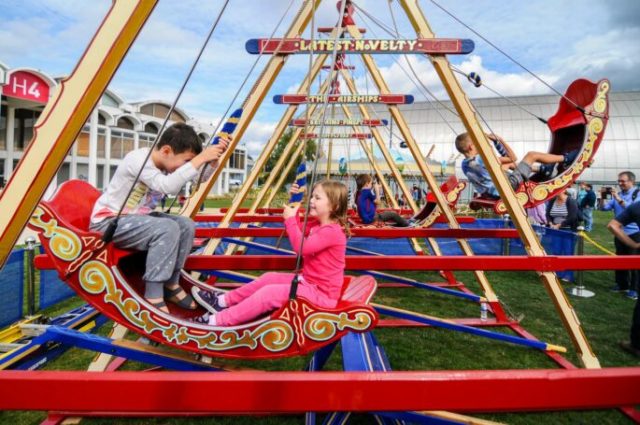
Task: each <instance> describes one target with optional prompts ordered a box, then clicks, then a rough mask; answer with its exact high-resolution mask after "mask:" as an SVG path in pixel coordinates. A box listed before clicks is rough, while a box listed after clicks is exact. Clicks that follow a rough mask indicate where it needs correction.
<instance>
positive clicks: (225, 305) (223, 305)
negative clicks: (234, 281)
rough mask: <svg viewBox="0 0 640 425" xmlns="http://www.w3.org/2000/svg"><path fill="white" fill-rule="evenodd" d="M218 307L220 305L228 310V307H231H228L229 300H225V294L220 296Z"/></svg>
mask: <svg viewBox="0 0 640 425" xmlns="http://www.w3.org/2000/svg"><path fill="white" fill-rule="evenodd" d="M218 305H219V306H220V307H222V308H227V307H229V306H228V305H227V300H226V298H225V296H224V294H221V295H218Z"/></svg>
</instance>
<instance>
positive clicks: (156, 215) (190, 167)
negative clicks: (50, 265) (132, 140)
mask: <svg viewBox="0 0 640 425" xmlns="http://www.w3.org/2000/svg"><path fill="white" fill-rule="evenodd" d="M227 145H228V140H226V139H223V138H221V139H220V143H219V144H217V145H215V146H208V147H207V148H205V149H204V150H203V149H202V145H201V142H200V139H199V137H198V135H197V134H196V132H195V130H194V129H193V127H191V126H189V125H187V124H184V123H177V124H174V125H172V126H171V127H169V128H168V129H167V130H166V131H165V132H164V133H163V134H162V136H161V137H160V140H159V141H158V143H157V144H156V146H155V148H154V149H153V151H152V152H151V155H150V156H149V159H148V161H147V162H146V163H145V158H147V155H148V154H149V148H140V149H137V150H135V151H132V152H130V153H128V154H127V155H126V156H125V157H124V159H123V161H122V162H121V163H120V165H119V166H118V169H117V170H116V172H115V174H114V175H113V177H112V179H111V181H110V182H109V186H108V187H107V189H106V190H105V191H104V193H103V194H102V195H101V196H100V198H98V200H97V201H96V204H95V205H94V207H93V212H92V214H91V229H92V230H96V231H99V232H105V231H106V230H107V229H108V228H109V226H110V224H111V223H112V222H113V221H114V220H115V218H116V216H117V214H118V211H119V210H120V208H121V207H122V205H125V207H124V209H123V211H122V215H121V216H120V218H119V219H118V221H117V227H116V229H115V233H114V234H113V239H112V240H113V242H114V244H115V245H116V246H117V247H119V248H123V249H133V250H138V251H148V252H147V262H146V268H145V274H144V276H143V279H144V281H145V295H144V297H145V299H146V300H147V301H148V302H149V303H150V304H151V305H153V306H154V307H156V308H158V309H160V310H162V311H164V312H168V311H169V310H168V309H167V306H166V304H165V300H166V301H170V302H173V303H175V304H177V305H179V306H180V307H183V308H187V309H195V308H196V307H197V306H196V303H195V302H194V300H193V298H192V297H191V295H188V294H187V293H186V292H185V291H184V290H183V289H182V288H181V287H180V285H179V283H178V282H179V277H180V270H181V269H182V267H183V266H184V262H185V260H186V258H187V255H189V252H190V251H191V247H192V245H193V237H194V234H195V225H194V223H193V221H192V220H190V219H189V218H187V217H182V216H174V215H170V214H165V213H162V212H154V209H155V207H156V205H157V204H158V203H159V202H160V200H161V199H162V197H163V196H164V195H177V194H178V193H179V192H180V189H181V188H182V187H183V186H184V185H185V184H186V183H187V182H188V181H193V180H194V179H196V178H197V176H198V174H199V169H200V167H202V166H203V165H205V164H207V163H209V164H210V165H211V167H208V169H207V170H208V171H210V172H212V171H213V169H214V168H215V167H216V166H217V165H218V164H217V161H218V159H219V158H220V156H221V155H222V153H223V152H224V151H225V149H226V148H227ZM141 168H142V172H141V173H140V177H139V178H138V180H137V181H136V176H137V175H138V172H139V171H140V169H141ZM133 184H135V188H134V189H133V190H132V191H131V195H130V196H129V198H128V199H125V198H126V197H127V194H128V193H129V190H130V189H131V187H132V185H133Z"/></svg>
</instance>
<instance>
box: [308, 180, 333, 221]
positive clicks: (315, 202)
mask: <svg viewBox="0 0 640 425" xmlns="http://www.w3.org/2000/svg"><path fill="white" fill-rule="evenodd" d="M331 210H332V206H331V202H329V198H328V197H327V193H326V192H325V191H324V189H323V188H322V185H317V186H316V187H314V188H313V193H312V194H311V201H310V202H309V215H310V216H313V217H317V218H318V220H320V221H326V220H328V219H329V217H330V216H331Z"/></svg>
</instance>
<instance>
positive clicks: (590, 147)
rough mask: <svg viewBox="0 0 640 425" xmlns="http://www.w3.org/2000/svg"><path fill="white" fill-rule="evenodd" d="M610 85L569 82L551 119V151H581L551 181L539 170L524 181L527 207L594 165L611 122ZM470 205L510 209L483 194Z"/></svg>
mask: <svg viewBox="0 0 640 425" xmlns="http://www.w3.org/2000/svg"><path fill="white" fill-rule="evenodd" d="M610 87H611V86H610V83H609V80H607V79H602V80H600V81H598V83H597V84H596V83H593V82H591V81H589V80H587V79H583V78H581V79H578V80H576V81H574V82H573V83H571V84H570V85H569V87H568V88H567V91H566V93H565V95H564V97H562V98H561V99H560V104H559V106H558V111H557V112H556V113H555V115H553V116H552V117H551V118H549V119H548V121H547V125H548V126H549V129H550V130H551V145H550V147H549V153H552V154H556V155H563V154H565V153H567V152H570V151H573V150H575V149H579V150H580V152H579V153H578V156H577V157H576V160H575V161H574V162H573V164H570V165H569V166H567V167H562V166H559V168H558V173H557V175H556V176H555V177H554V178H552V179H551V180H545V178H544V176H542V175H541V174H540V173H537V174H534V175H532V176H531V177H530V178H529V180H528V181H525V182H524V183H522V184H521V185H520V187H518V189H517V190H516V191H515V194H516V198H517V199H518V202H519V203H520V204H521V205H522V206H523V207H524V208H531V207H535V206H536V205H538V204H541V203H543V202H546V201H547V200H549V199H551V198H553V197H555V196H556V195H557V194H558V193H559V192H561V191H563V190H565V189H566V188H567V187H569V186H571V185H572V184H574V183H575V181H576V180H577V179H578V177H580V175H581V174H582V172H583V171H584V170H585V169H586V168H588V167H589V166H590V165H591V163H592V162H593V159H594V155H595V153H596V151H597V150H598V147H599V146H600V143H601V142H602V138H603V137H604V131H605V128H606V127H607V122H608V121H609V91H610ZM568 99H570V100H568ZM572 102H573V103H572ZM469 207H470V208H471V209H475V210H478V209H482V208H487V209H493V211H494V212H495V213H496V214H505V213H506V212H507V208H506V206H505V205H504V202H503V201H502V200H501V199H493V198H486V197H481V196H476V197H474V198H473V199H472V200H471V202H470V203H469Z"/></svg>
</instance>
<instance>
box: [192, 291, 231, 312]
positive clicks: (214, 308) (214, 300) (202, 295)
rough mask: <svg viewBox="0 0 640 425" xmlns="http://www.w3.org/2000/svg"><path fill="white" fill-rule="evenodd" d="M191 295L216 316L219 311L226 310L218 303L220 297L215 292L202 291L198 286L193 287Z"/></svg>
mask: <svg viewBox="0 0 640 425" xmlns="http://www.w3.org/2000/svg"><path fill="white" fill-rule="evenodd" d="M191 295H193V298H194V299H195V300H196V302H197V303H198V304H200V305H201V306H202V307H204V308H206V309H207V310H209V311H210V312H211V313H213V314H216V313H217V312H219V311H222V310H224V307H222V306H221V305H220V304H219V302H218V295H217V294H216V293H215V292H214V291H209V290H206V289H200V288H198V287H196V286H192V287H191Z"/></svg>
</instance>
